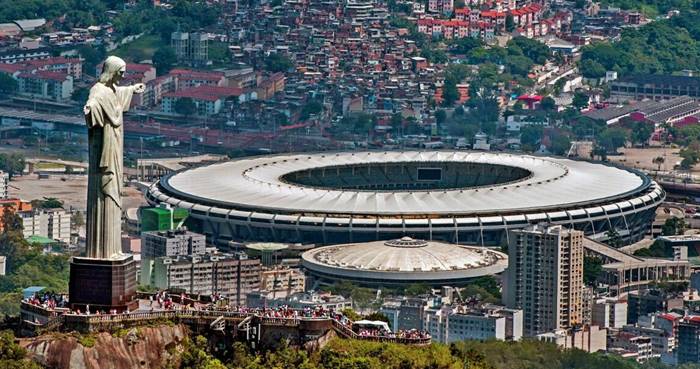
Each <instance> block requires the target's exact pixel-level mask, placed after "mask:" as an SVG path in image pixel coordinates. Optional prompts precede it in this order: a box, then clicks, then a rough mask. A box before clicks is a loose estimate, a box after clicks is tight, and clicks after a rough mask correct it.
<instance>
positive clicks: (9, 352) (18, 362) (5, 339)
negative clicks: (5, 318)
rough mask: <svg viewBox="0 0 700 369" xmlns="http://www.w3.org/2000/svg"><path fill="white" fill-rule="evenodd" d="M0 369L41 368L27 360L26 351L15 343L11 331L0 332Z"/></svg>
mask: <svg viewBox="0 0 700 369" xmlns="http://www.w3.org/2000/svg"><path fill="white" fill-rule="evenodd" d="M0 368H5V369H41V366H40V365H39V364H37V363H35V362H33V361H30V360H29V359H27V351H26V350H25V349H24V348H23V347H22V346H20V345H18V344H17V343H15V337H14V335H13V334H12V332H11V331H2V332H0Z"/></svg>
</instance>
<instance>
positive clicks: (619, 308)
mask: <svg viewBox="0 0 700 369" xmlns="http://www.w3.org/2000/svg"><path fill="white" fill-rule="evenodd" d="M591 324H595V325H597V326H599V327H601V328H622V327H623V326H625V325H626V324H627V302H626V301H620V300H618V299H615V298H604V299H598V300H596V301H595V302H594V303H593V313H592V317H591Z"/></svg>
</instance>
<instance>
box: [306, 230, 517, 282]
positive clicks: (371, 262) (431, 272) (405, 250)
mask: <svg viewBox="0 0 700 369" xmlns="http://www.w3.org/2000/svg"><path fill="white" fill-rule="evenodd" d="M302 265H303V266H304V268H305V269H306V270H307V271H308V272H309V273H310V274H311V275H312V276H313V277H315V278H316V279H317V280H319V281H321V282H325V283H333V282H337V281H348V280H349V281H353V282H356V283H358V284H362V285H369V286H399V285H408V284H412V283H425V284H428V285H433V286H442V285H455V284H464V283H468V282H469V281H470V280H472V279H473V278H477V277H482V276H487V275H494V274H498V273H501V272H503V271H504V270H505V269H506V267H507V266H508V257H507V256H506V255H505V254H503V253H500V252H498V251H494V250H490V249H488V248H485V247H474V246H463V245H454V244H447V243H442V242H435V241H424V240H415V239H413V238H410V237H402V238H400V239H397V240H389V241H373V242H365V243H353V244H344V245H334V246H325V247H319V248H316V249H313V250H309V251H306V252H305V253H304V254H303V255H302Z"/></svg>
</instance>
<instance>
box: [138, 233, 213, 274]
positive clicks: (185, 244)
mask: <svg viewBox="0 0 700 369" xmlns="http://www.w3.org/2000/svg"><path fill="white" fill-rule="evenodd" d="M205 252H206V237H205V236H204V235H202V234H198V233H194V232H189V231H187V230H186V229H184V228H180V229H177V230H174V231H155V232H143V233H142V234H141V275H140V279H139V283H141V284H142V285H145V286H147V285H154V283H155V281H154V279H153V278H154V275H153V268H154V262H155V260H156V259H158V258H162V257H170V258H174V257H177V256H188V255H201V254H204V253H205Z"/></svg>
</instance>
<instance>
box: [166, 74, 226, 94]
mask: <svg viewBox="0 0 700 369" xmlns="http://www.w3.org/2000/svg"><path fill="white" fill-rule="evenodd" d="M169 74H170V75H171V76H173V77H175V79H176V81H177V82H176V84H175V85H176V89H177V90H181V89H185V88H190V87H195V86H200V85H206V86H225V85H226V76H225V75H224V73H222V72H210V71H197V70H190V69H173V70H171V71H170V73H169Z"/></svg>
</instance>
